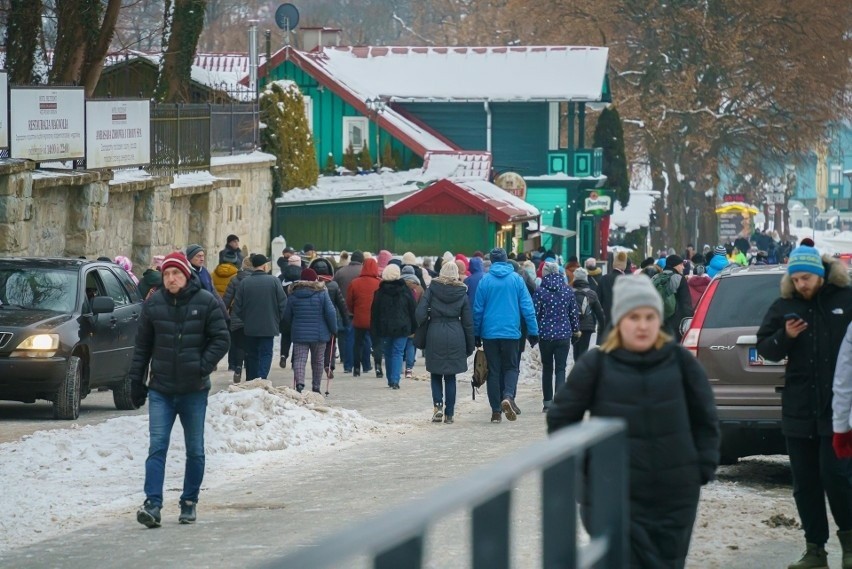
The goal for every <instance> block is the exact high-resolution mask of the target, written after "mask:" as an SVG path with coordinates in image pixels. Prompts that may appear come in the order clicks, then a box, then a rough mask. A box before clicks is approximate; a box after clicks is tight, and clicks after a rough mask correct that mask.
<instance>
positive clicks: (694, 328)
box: [681, 265, 787, 464]
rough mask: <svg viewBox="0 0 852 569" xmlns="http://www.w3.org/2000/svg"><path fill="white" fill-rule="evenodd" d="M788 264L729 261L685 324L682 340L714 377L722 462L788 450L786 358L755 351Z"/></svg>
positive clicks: (783, 452)
mask: <svg viewBox="0 0 852 569" xmlns="http://www.w3.org/2000/svg"><path fill="white" fill-rule="evenodd" d="M786 269H787V267H786V265H768V266H767V265H759V266H749V267H739V266H738V267H729V268H726V269H724V270H723V271H722V272H720V273H719V274H718V275H717V276H716V278H714V279H713V280H712V281H711V282H710V284H709V285H708V287H707V290H706V291H705V292H704V294H703V295H702V297H701V300H699V301H698V305H697V306H696V308H695V315H694V316H693V317H692V318H688V319H685V320H684V321H683V322H682V324H681V330H684V336H683V341H682V344H683V346H684V347H685V348H687V349H688V350H689V351H690V352H692V353H693V354H694V355H695V356H696V357H697V358H698V360H699V361H700V362H701V364H702V365H703V366H704V369H705V370H707V376H708V377H709V378H710V384H711V385H712V387H713V393H714V394H715V396H716V408H717V410H718V413H719V425H720V428H721V431H722V443H721V455H722V464H734V463H736V461H737V459H738V458H740V457H744V456H752V455H758V454H787V448H786V445H785V442H784V437H783V436H782V435H781V390H782V389H783V388H784V365H785V363H786V362H783V361H782V362H772V361H766V360H764V359H763V358H762V357H761V356H760V355H759V354H758V353H757V329H758V328H759V327H760V324H761V322H762V321H763V317H764V315H765V314H766V311H767V310H768V309H769V306H770V305H771V304H772V303H773V302H774V301H775V299H777V298H778V296H779V295H780V288H779V286H780V282H781V277H782V276H784V274H785V271H786Z"/></svg>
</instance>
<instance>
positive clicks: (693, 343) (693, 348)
mask: <svg viewBox="0 0 852 569" xmlns="http://www.w3.org/2000/svg"><path fill="white" fill-rule="evenodd" d="M718 286H719V279H713V280H712V281H710V286H708V287H707V290H706V291H705V292H704V294H703V295H702V296H701V300H700V301H698V306H697V307H696V308H695V314H694V315H693V316H692V322H691V323H690V324H689V330H687V331H686V334H684V335H683V340H681V345H683V347H684V348H686V349H687V350H689V351H690V353H692V355H693V356H695V357H698V340H699V339H700V338H701V328H702V327H703V326H704V319H705V318H707V309H708V308H709V307H710V301H711V300H712V299H713V293H714V292H716V287H718Z"/></svg>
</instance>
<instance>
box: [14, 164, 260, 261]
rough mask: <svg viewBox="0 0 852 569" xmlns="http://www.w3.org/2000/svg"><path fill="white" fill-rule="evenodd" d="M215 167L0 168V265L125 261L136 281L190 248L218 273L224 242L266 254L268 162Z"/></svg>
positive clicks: (26, 165) (216, 165) (21, 166)
mask: <svg viewBox="0 0 852 569" xmlns="http://www.w3.org/2000/svg"><path fill="white" fill-rule="evenodd" d="M252 156H253V158H252V159H251V160H248V159H246V158H245V157H242V158H236V159H235V160H238V161H237V162H234V163H229V162H228V160H229V159H228V158H220V159H217V163H216V164H215V165H214V166H213V168H211V173H203V174H190V175H183V176H178V177H176V178H173V177H170V176H159V177H158V176H151V175H148V174H146V173H144V172H142V171H138V170H136V171H122V172H119V173H117V174H116V175H115V176H113V173H112V172H111V171H108V170H104V171H73V172H71V171H48V170H33V165H32V163H29V162H26V161H21V160H0V256H35V257H45V256H65V257H77V256H85V257H88V258H96V257H99V256H107V257H110V258H114V257H115V256H116V255H125V256H129V257H130V258H131V259H132V260H133V264H134V272H136V273H137V274H139V275H141V273H142V272H143V271H144V269H145V268H146V267H147V266H148V265H149V264H150V262H151V258H152V256H153V255H164V254H167V253H169V252H171V251H173V250H175V249H176V248H184V247H186V245H188V244H190V243H200V244H202V245H204V246H205V247H206V248H207V249H208V256H207V258H208V262H207V265H208V268H210V269H211V270H212V269H213V267H215V265H216V263H217V260H218V251H219V250H220V249H221V248H222V247H224V244H225V237H226V236H227V235H228V234H231V233H234V234H236V235H239V236H240V238H241V241H242V243H241V244H242V245H243V246H244V248H247V249H249V250H251V251H252V252H255V251H263V252H266V254H269V247H270V240H269V236H270V228H271V222H272V205H271V204H272V201H271V199H272V175H271V170H270V168H271V166H272V165H273V164H274V162H273V159H272V157H270V156H267V155H262V154H257V155H252Z"/></svg>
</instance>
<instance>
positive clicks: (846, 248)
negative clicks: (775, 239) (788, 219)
mask: <svg viewBox="0 0 852 569" xmlns="http://www.w3.org/2000/svg"><path fill="white" fill-rule="evenodd" d="M790 234H792V235H795V236H796V243H799V242H800V241H801V240H802V239H804V238H805V237H810V238H811V239H813V240H814V244H816V248H817V249H818V250H819V251H820V252H821V253H823V254H826V255H834V254H835V253H852V231H837V230H830V231H819V230H817V231H814V230H813V229H811V228H810V227H791V228H790Z"/></svg>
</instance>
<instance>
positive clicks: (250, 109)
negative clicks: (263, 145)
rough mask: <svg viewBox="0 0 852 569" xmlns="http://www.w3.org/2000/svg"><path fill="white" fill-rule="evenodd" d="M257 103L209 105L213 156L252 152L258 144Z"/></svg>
mask: <svg viewBox="0 0 852 569" xmlns="http://www.w3.org/2000/svg"><path fill="white" fill-rule="evenodd" d="M259 125H260V119H259V108H258V105H257V103H254V102H246V103H228V104H223V105H210V151H211V153H212V154H213V155H214V156H219V155H224V154H241V153H244V152H252V151H253V150H255V149H256V148H258V147H259V146H260V138H259V137H260V129H259Z"/></svg>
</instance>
